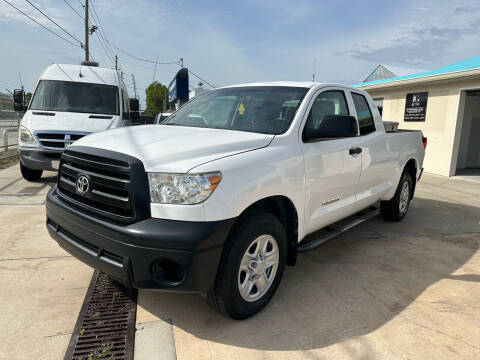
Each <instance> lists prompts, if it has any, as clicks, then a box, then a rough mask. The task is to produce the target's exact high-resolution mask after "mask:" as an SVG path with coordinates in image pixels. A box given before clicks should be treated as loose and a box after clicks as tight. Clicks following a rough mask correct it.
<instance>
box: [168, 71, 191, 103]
mask: <svg viewBox="0 0 480 360" xmlns="http://www.w3.org/2000/svg"><path fill="white" fill-rule="evenodd" d="M176 100H185V101H186V100H188V69H187V68H182V69H180V70H178V72H177V75H175V77H174V78H173V80H172V82H171V83H170V85H168V101H169V102H173V101H176Z"/></svg>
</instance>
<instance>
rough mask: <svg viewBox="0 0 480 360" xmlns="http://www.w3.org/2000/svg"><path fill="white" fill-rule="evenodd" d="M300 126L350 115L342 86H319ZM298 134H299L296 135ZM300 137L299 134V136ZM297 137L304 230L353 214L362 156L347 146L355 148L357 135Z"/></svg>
mask: <svg viewBox="0 0 480 360" xmlns="http://www.w3.org/2000/svg"><path fill="white" fill-rule="evenodd" d="M307 111H308V117H307V119H306V121H305V124H304V126H303V127H302V133H303V131H304V129H305V128H306V127H307V126H311V127H314V128H318V125H319V124H320V122H321V121H322V119H323V117H324V116H326V115H350V114H352V115H353V113H352V112H351V111H350V109H349V106H348V102H347V97H346V93H345V91H344V90H343V89H336V88H327V89H322V90H321V91H320V92H319V93H318V94H316V96H314V97H313V100H312V101H311V104H310V109H309V110H307ZM300 135H302V134H300ZM301 138H302V139H303V136H301ZM302 139H301V140H300V144H301V147H302V150H303V156H304V162H305V184H306V190H305V233H306V234H309V233H312V232H314V231H316V230H318V229H321V228H322V227H324V226H326V225H329V224H331V223H333V222H335V221H338V220H340V219H342V218H344V217H346V216H348V215H351V214H352V213H354V212H355V211H356V210H355V203H356V201H355V195H356V188H357V183H358V180H359V176H360V171H361V165H362V160H361V159H362V156H361V153H360V152H356V151H355V150H354V151H353V152H352V150H351V149H356V148H358V144H357V143H358V137H350V138H335V139H319V140H316V141H308V142H305V141H303V140H302Z"/></svg>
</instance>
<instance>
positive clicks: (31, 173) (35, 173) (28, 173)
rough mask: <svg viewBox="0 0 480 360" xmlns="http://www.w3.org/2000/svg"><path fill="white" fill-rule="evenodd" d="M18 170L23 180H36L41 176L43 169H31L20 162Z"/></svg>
mask: <svg viewBox="0 0 480 360" xmlns="http://www.w3.org/2000/svg"><path fill="white" fill-rule="evenodd" d="M20 172H21V173H22V176H23V178H24V179H25V180H27V181H36V180H39V179H40V178H41V177H42V173H43V170H32V169H29V168H27V167H25V166H23V164H22V163H20Z"/></svg>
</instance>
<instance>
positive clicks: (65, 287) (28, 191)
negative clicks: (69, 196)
mask: <svg viewBox="0 0 480 360" xmlns="http://www.w3.org/2000/svg"><path fill="white" fill-rule="evenodd" d="M55 175H56V174H55V173H46V174H45V175H44V177H43V178H42V179H41V180H40V181H38V182H35V183H29V182H27V181H25V180H23V179H22V178H21V175H20V170H19V167H18V165H16V166H13V167H10V168H8V169H4V170H0V234H1V235H0V311H1V315H0V359H2V360H3V359H5V360H7V359H8V360H12V359H48V360H49V359H62V358H63V356H64V354H65V350H66V348H67V345H68V342H69V340H70V335H71V332H72V330H73V327H74V325H75V321H76V319H77V316H78V312H79V311H80V307H81V305H82V302H83V298H84V296H85V293H86V290H87V287H88V284H89V281H90V278H91V275H92V270H91V269H90V268H89V267H87V266H86V265H84V264H82V263H81V262H79V261H78V260H77V259H75V258H73V257H71V256H70V255H69V254H67V253H66V252H65V251H63V250H62V249H61V248H60V247H59V246H58V245H57V243H56V242H55V241H53V240H52V239H51V238H50V237H49V236H48V233H47V231H46V227H45V194H46V193H47V191H48V190H49V189H50V187H51V186H52V184H54V182H55Z"/></svg>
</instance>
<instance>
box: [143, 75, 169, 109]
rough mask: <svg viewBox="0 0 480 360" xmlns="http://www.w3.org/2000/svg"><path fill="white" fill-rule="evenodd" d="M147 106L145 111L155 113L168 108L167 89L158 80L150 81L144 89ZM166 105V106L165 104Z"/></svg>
mask: <svg viewBox="0 0 480 360" xmlns="http://www.w3.org/2000/svg"><path fill="white" fill-rule="evenodd" d="M145 95H146V103H147V108H146V109H145V112H146V113H148V114H151V115H156V114H158V113H159V112H163V111H165V110H166V108H168V90H167V87H166V86H165V85H162V84H161V83H159V82H158V81H154V82H152V83H151V84H150V85H148V87H147V88H146V89H145ZM165 105H166V106H165Z"/></svg>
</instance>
